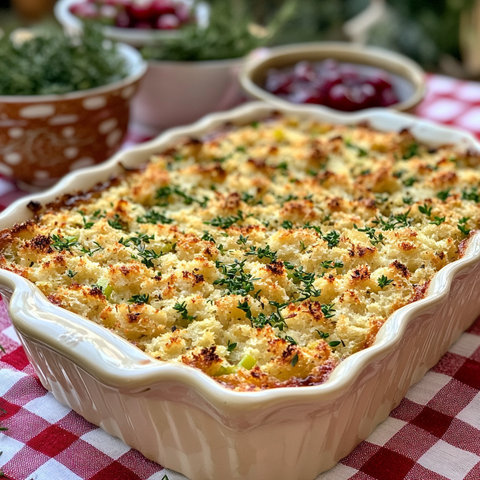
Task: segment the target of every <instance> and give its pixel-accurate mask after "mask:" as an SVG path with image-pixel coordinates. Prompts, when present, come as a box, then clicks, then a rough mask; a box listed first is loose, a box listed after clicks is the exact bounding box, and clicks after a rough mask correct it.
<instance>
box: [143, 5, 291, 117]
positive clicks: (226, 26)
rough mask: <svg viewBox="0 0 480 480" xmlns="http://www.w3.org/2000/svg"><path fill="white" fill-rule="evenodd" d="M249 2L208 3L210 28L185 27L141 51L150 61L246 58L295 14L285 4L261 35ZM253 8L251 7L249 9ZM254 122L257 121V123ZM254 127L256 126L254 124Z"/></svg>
mask: <svg viewBox="0 0 480 480" xmlns="http://www.w3.org/2000/svg"><path fill="white" fill-rule="evenodd" d="M251 5H252V4H248V2H235V3H233V2H225V1H215V2H209V16H208V26H206V27H205V26H203V25H197V24H192V25H185V26H183V27H182V34H181V35H179V36H175V37H171V38H161V39H159V40H158V42H156V43H154V44H149V45H148V46H147V47H145V48H143V49H142V55H143V57H144V58H146V59H147V60H152V59H156V60H173V61H194V62H195V61H201V60H222V59H231V58H240V57H244V56H245V55H246V54H247V53H249V52H251V51H252V50H254V49H256V48H258V47H260V46H262V45H265V44H266V43H267V42H268V41H269V40H271V39H272V38H274V37H275V35H276V34H277V33H278V31H279V29H281V28H283V27H284V26H286V22H287V21H288V19H289V18H291V17H292V16H293V15H294V14H295V6H296V5H297V3H296V2H295V1H287V2H283V5H282V6H281V7H280V8H278V9H276V11H275V14H274V16H273V17H272V18H271V19H270V21H269V22H268V24H267V25H266V29H265V31H266V33H267V34H266V35H261V36H258V35H256V34H255V32H254V31H252V28H251V25H252V24H255V23H258V22H259V21H261V20H260V19H257V18H255V17H253V16H252V8H251ZM249 7H250V8H249ZM254 123H255V122H254ZM252 126H253V125H252Z"/></svg>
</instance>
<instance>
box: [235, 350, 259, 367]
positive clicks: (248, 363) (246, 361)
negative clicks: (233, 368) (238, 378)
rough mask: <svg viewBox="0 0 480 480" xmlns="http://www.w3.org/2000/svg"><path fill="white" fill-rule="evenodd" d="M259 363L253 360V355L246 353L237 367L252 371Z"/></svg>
mask: <svg viewBox="0 0 480 480" xmlns="http://www.w3.org/2000/svg"><path fill="white" fill-rule="evenodd" d="M256 363H257V360H256V359H255V358H253V357H252V356H251V355H249V354H248V353H246V354H245V355H244V356H243V357H242V359H241V360H240V361H239V362H238V364H237V366H239V367H243V368H245V369H247V370H251V369H252V368H253V367H254V366H255V365H256Z"/></svg>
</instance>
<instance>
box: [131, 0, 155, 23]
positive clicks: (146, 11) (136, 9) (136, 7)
mask: <svg viewBox="0 0 480 480" xmlns="http://www.w3.org/2000/svg"><path fill="white" fill-rule="evenodd" d="M126 12H127V13H128V15H130V17H132V19H133V20H148V19H149V18H150V17H151V15H152V9H151V4H150V2H142V3H132V4H131V5H128V6H127V7H126ZM135 28H142V27H135Z"/></svg>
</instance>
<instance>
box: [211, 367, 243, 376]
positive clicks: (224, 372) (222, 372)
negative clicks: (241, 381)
mask: <svg viewBox="0 0 480 480" xmlns="http://www.w3.org/2000/svg"><path fill="white" fill-rule="evenodd" d="M237 370H238V367H237V366H236V365H228V366H225V365H222V366H221V367H220V368H219V370H218V372H217V373H215V375H214V376H215V377H219V376H221V375H230V374H232V373H237Z"/></svg>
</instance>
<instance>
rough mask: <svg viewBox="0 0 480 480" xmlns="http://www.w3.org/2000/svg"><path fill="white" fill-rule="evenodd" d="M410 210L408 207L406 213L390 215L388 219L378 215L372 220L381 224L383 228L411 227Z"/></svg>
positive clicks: (375, 223)
mask: <svg viewBox="0 0 480 480" xmlns="http://www.w3.org/2000/svg"><path fill="white" fill-rule="evenodd" d="M410 211H411V210H410V209H408V210H407V211H406V212H405V213H400V214H398V215H390V217H388V219H385V218H383V217H378V216H377V217H375V219H374V220H372V223H373V224H374V225H378V226H380V227H381V228H382V230H395V229H396V228H405V227H409V226H410V224H411V219H410V218H408V216H409V215H410Z"/></svg>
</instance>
